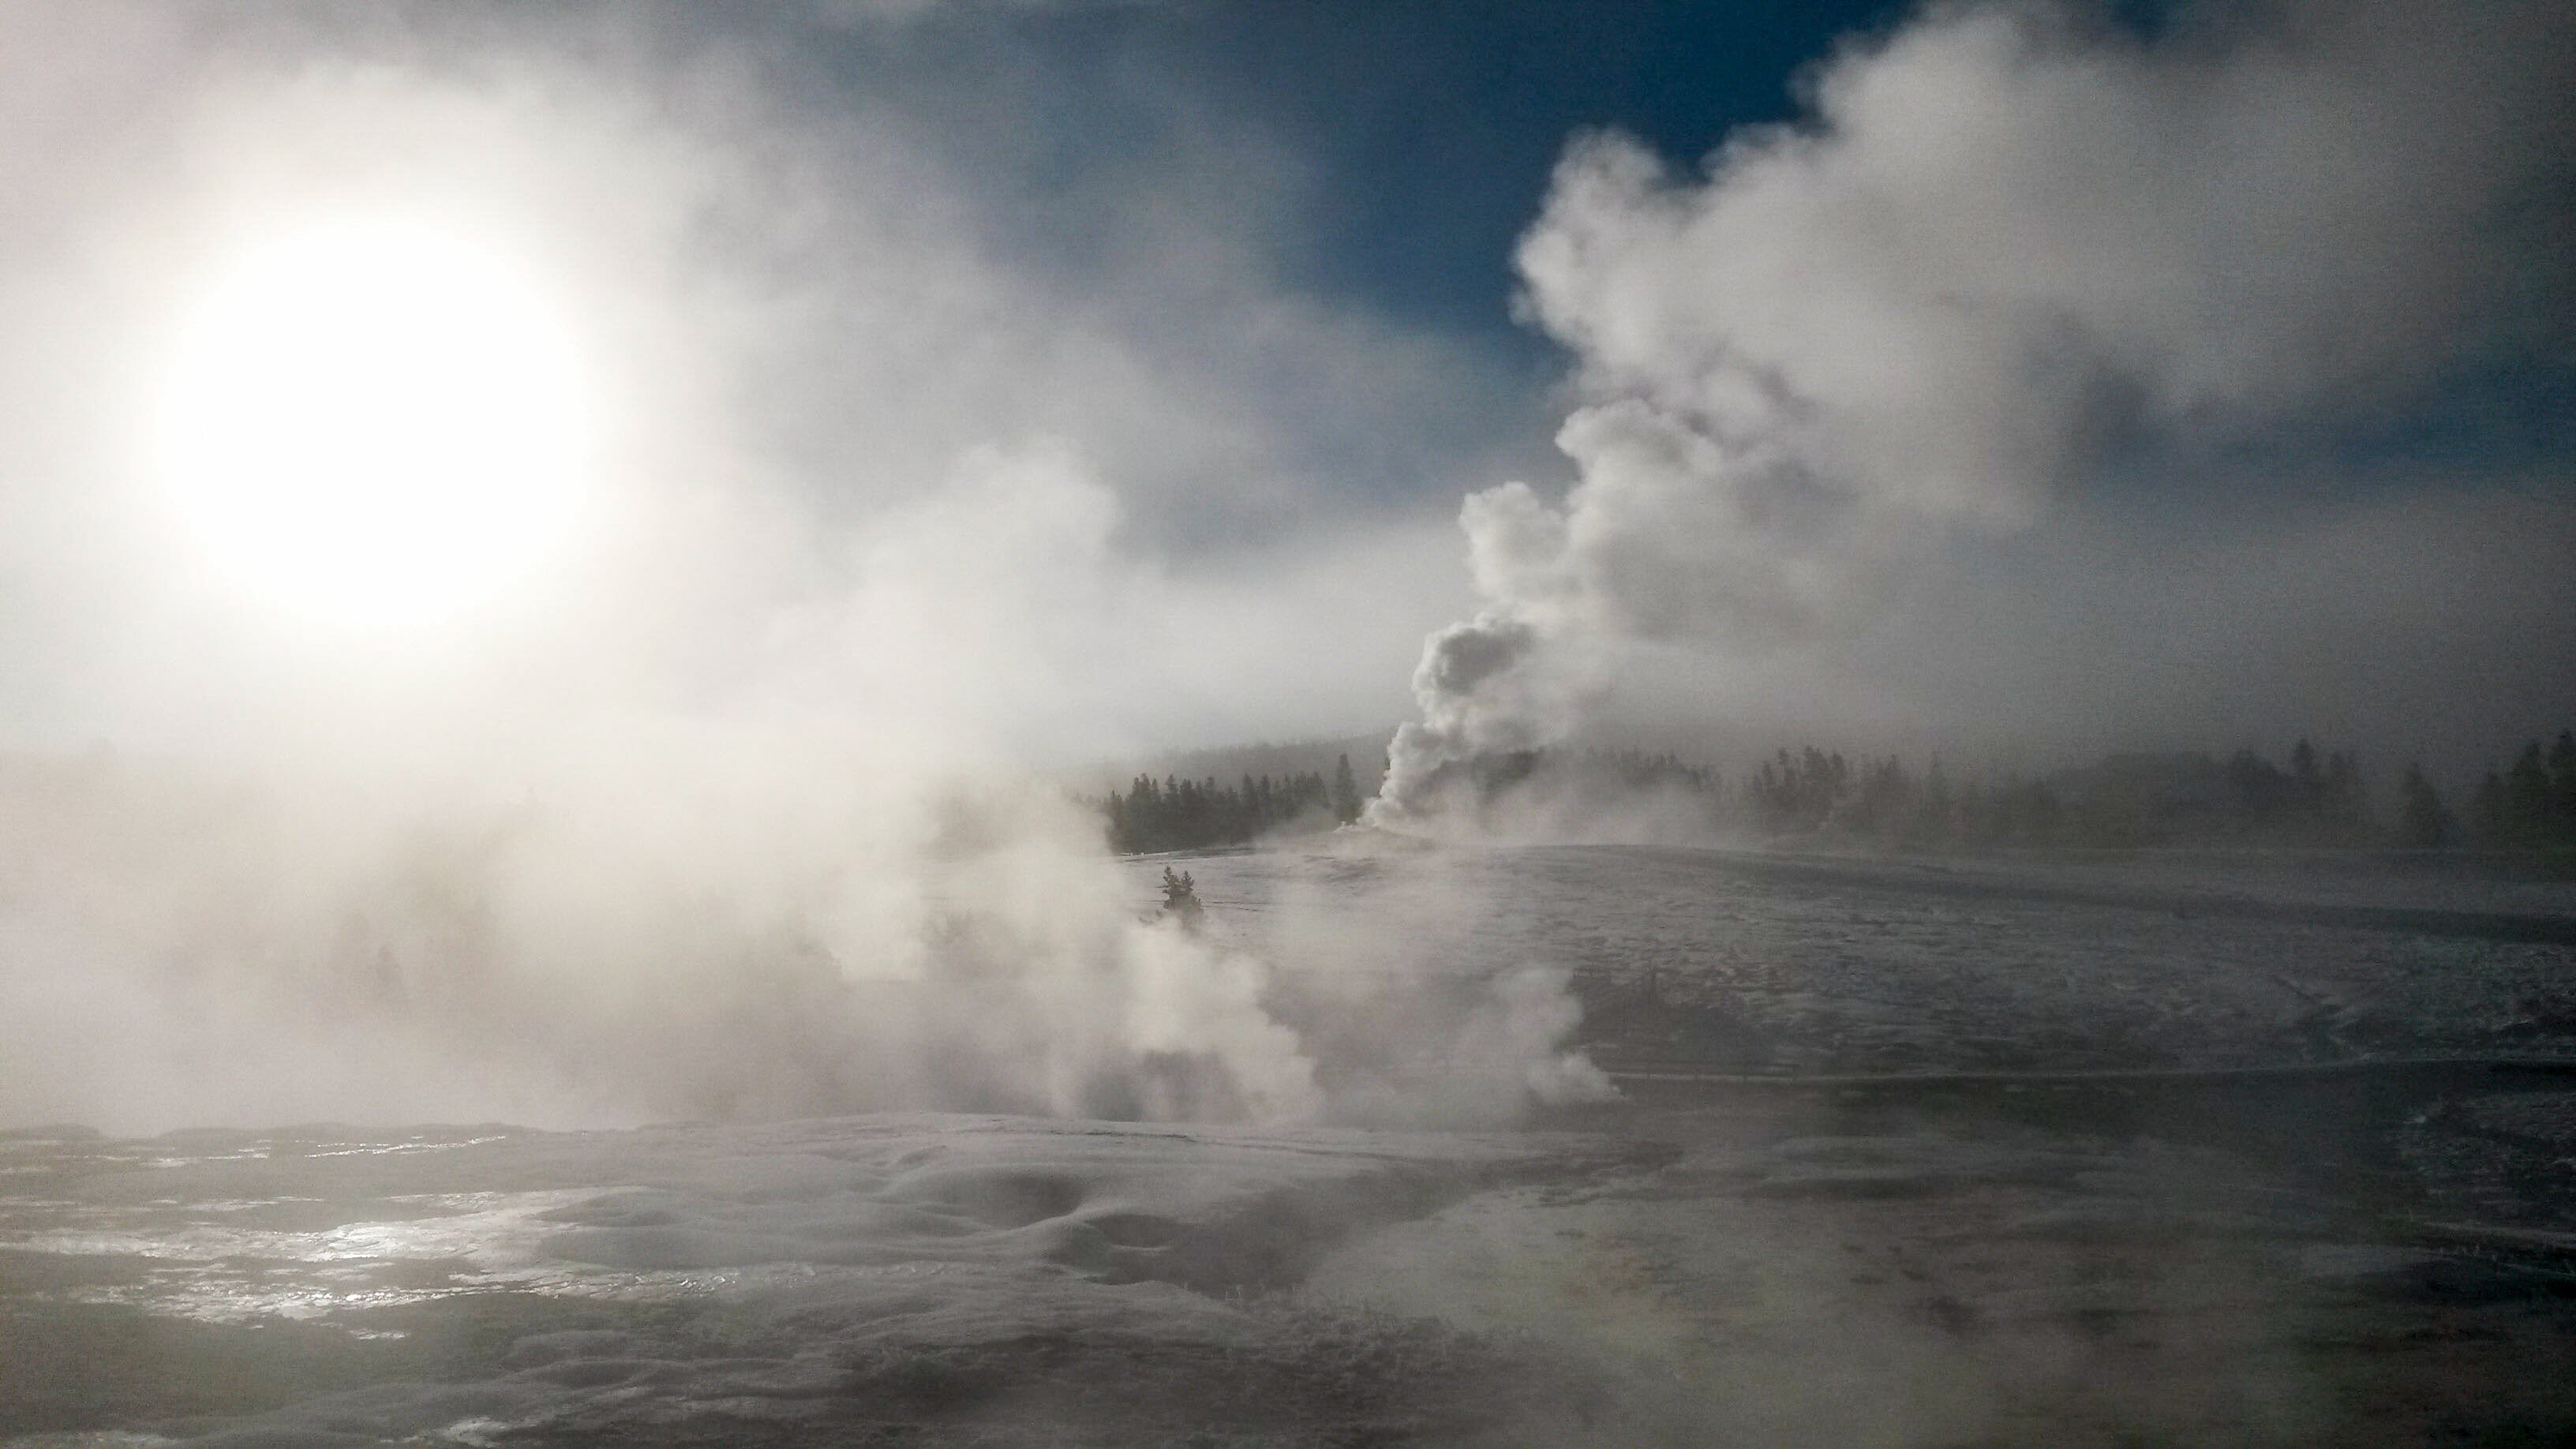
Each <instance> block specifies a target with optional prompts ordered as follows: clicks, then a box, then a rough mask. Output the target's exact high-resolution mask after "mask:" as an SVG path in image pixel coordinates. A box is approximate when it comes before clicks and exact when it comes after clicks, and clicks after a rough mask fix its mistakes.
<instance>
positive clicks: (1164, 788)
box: [1100, 755, 1364, 855]
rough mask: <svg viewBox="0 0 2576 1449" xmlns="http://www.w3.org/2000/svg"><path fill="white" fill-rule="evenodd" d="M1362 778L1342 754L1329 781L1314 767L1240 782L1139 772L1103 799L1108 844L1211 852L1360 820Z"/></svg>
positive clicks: (1135, 850)
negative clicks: (1160, 777)
mask: <svg viewBox="0 0 2576 1449" xmlns="http://www.w3.org/2000/svg"><path fill="white" fill-rule="evenodd" d="M1363 803H1364V802H1363V800H1362V799H1361V796H1360V789H1359V780H1358V778H1357V777H1356V776H1354V775H1353V774H1352V773H1351V757H1350V756H1348V755H1344V756H1342V757H1341V762H1340V764H1339V765H1337V766H1336V767H1335V768H1334V771H1333V777H1332V778H1331V779H1330V780H1327V779H1325V778H1324V777H1323V776H1322V775H1319V774H1315V773H1312V772H1307V773H1301V774H1290V775H1285V776H1282V777H1279V778H1276V779H1274V778H1272V777H1271V776H1269V775H1258V776H1255V775H1245V776H1244V777H1243V779H1242V782H1241V783H1240V784H1235V785H1229V784H1224V783H1222V782H1220V781H1218V780H1215V779H1213V778H1211V779H1205V780H1180V779H1173V778H1170V777H1166V778H1164V779H1163V780H1161V781H1159V782H1158V781H1156V780H1155V779H1154V777H1153V776H1151V775H1138V776H1137V777H1136V778H1135V779H1134V780H1133V781H1132V782H1130V783H1129V785H1128V786H1127V788H1126V789H1124V790H1112V791H1110V792H1109V794H1108V796H1107V798H1105V799H1104V800H1102V801H1101V802H1100V806H1101V809H1102V811H1103V813H1105V814H1106V815H1107V816H1108V817H1109V848H1110V849H1112V850H1115V851H1119V852H1121V853H1122V854H1130V855H1133V854H1141V853H1144V852H1149V851H1158V850H1205V849H1208V848H1209V847H1211V846H1218V845H1242V844H1246V843H1248V842H1250V841H1252V840H1255V839H1257V838H1259V837H1261V836H1264V835H1269V834H1272V833H1274V832H1279V831H1293V830H1328V829H1331V828H1332V827H1333V826H1335V825H1346V824H1349V823H1350V822H1351V821H1354V820H1357V819H1359V818H1360V806H1361V805H1362V804H1363Z"/></svg>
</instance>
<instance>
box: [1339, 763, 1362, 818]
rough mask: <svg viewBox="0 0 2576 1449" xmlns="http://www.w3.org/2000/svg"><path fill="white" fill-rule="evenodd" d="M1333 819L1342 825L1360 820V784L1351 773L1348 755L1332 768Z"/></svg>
mask: <svg viewBox="0 0 2576 1449" xmlns="http://www.w3.org/2000/svg"><path fill="white" fill-rule="evenodd" d="M1333 818H1334V819H1336V820H1339V821H1340V822H1342V823H1343V824H1344V825H1348V824H1350V823H1351V822H1352V821H1354V820H1357V819H1359V818H1360V782H1359V779H1358V778H1357V777H1356V776H1354V775H1353V774H1352V773H1351V757H1350V756H1348V755H1344V756H1342V757H1341V759H1340V760H1339V761H1338V762H1336V763H1335V764H1334V766H1333Z"/></svg>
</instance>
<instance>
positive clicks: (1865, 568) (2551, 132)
mask: <svg viewBox="0 0 2576 1449" xmlns="http://www.w3.org/2000/svg"><path fill="white" fill-rule="evenodd" d="M2571 29H2576V23H2571V21H2570V20H2569V18H2568V16H2567V13H2566V11H2565V9H2564V7H2551V6H2546V5H2497V6H2481V7H2443V8H2440V9H2438V10H2427V9H2424V8H2423V7H2417V6H2407V5H2395V4H2382V3H2374V0H2356V3H2331V0H2328V3H2307V4H2290V5H2284V6H2279V7H2271V8H2268V9H2266V10H2264V11H2263V12H2262V14H2261V15H2260V17H2259V18H2258V19H2250V20H2245V21H2243V22H2241V23H2233V24H2226V25H2221V24H2216V23H2200V22H2198V21H2186V22H2184V23H2182V24H2181V27H2180V28H2179V29H2178V30H2177V31H2176V32H2175V33H2172V34H2169V35H2165V36H2162V37H2159V38H2155V39H2152V40H2149V39H2141V38H2138V37H2137V36H2135V35H2132V34H2129V33H2126V32H2124V31H2122V30H2120V29H2119V28H2117V27H2116V26H2114V25H2113V24H2112V23H2111V22H2109V21H2108V20H2106V19H2101V18H2098V17H2097V16H2096V15H2095V14H2094V12H2092V11H2091V10H2090V9H2089V8H2086V7H2081V6H2004V5H1986V6H1970V7H1960V8H1945V9H1941V10H1937V11H1934V12H1932V13H1931V14H1929V15H1927V16H1925V17H1924V18H1922V19H1920V20H1917V21H1916V22H1914V23H1912V24H1910V25H1908V26H1906V27H1904V28H1903V29H1901V30H1899V31H1898V32H1896V33H1895V34H1894V35H1892V36H1891V37H1889V38H1887V39H1886V40H1885V41H1884V42H1883V43H1879V44H1874V45H1867V46H1859V47H1854V48H1852V49H1849V50H1847V51H1845V52H1844V53H1842V54H1841V55H1839V56H1838V57H1837V58H1835V59H1834V60H1833V61H1832V62H1831V63H1830V64H1829V65H1827V66H1826V67H1825V68H1824V69H1823V70H1822V71H1821V72H1820V73H1819V74H1818V75H1817V76H1816V77H1815V79H1814V82H1813V87H1812V94H1811V96H1810V100H1811V106H1812V114H1811V116H1810V117H1809V118H1808V119H1807V120H1806V121H1804V122H1802V123H1800V124H1798V125H1795V126H1787V127H1777V128H1769V129H1763V130H1757V131H1750V132H1745V133H1740V134H1738V135H1736V136H1735V137H1733V138H1731V139H1730V140H1729V141H1728V142H1727V144H1726V145H1725V146H1723V147H1722V148H1721V149H1720V150H1719V151H1717V152H1716V153H1715V154H1714V155H1713V156H1711V157H1710V158H1709V160H1708V163H1707V167H1706V170H1705V174H1704V175H1702V176H1699V177H1696V178H1691V177H1681V176H1676V175H1675V174H1673V172H1672V171H1671V170H1670V169H1669V168H1668V167H1667V166H1666V165H1665V164H1664V163H1663V162H1662V161H1660V160H1659V159H1657V158H1656V157H1655V156H1653V155H1652V154H1650V153H1649V152H1648V151H1647V150H1646V149H1645V148H1644V147H1642V146H1641V145H1640V144H1638V143H1637V142H1635V141H1632V140H1629V139H1626V138H1624V137H1621V136H1617V135H1595V136H1591V137H1587V138H1584V139H1581V140H1579V141H1578V142H1576V143H1575V144H1574V145H1573V146H1572V147H1571V148H1570V149H1569V150H1568V152H1567V153H1566V155H1565V157H1564V159H1563V161H1562V162H1561V164H1560V165H1559V167H1558V169H1557V173H1556V177H1555V181H1554V185H1553V188H1552V191H1551V194H1550V197H1549V200H1548V202H1547V205H1546V209H1545V212H1544V214H1543V215H1542V216H1541V218H1540V219H1539V221H1538V223H1537V224H1536V226H1535V227H1533V229H1532V230H1531V231H1530V232H1529V234H1528V235H1527V236H1526V237H1525V238H1524V240H1523V242H1522V245H1521V248H1520V253H1519V266H1520V271H1521V275H1522V278H1523V280H1524V282H1525V284H1526V291H1525V294H1524V298H1523V301H1524V305H1525V309H1526V315H1528V316H1529V317H1530V318H1532V319H1534V320H1535V321H1536V322H1537V323H1538V325H1540V326H1541V327H1543V328H1544V329H1545V330H1546V331H1547V333H1548V334H1549V335H1550V336H1552V337H1554V338H1556V339H1557V340H1559V341H1561V342H1563V343H1564V344H1565V345H1566V346H1568V347H1569V348H1570V349H1572V351H1573V353H1574V356H1575V359H1576V364H1577V366H1576V374H1575V385H1576V387H1577V388H1578V390H1579V392H1580V395H1581V398H1582V403H1581V405H1580V406H1579V407H1578V408H1576V410H1575V411H1574V412H1573V413H1572V415H1571V416H1570V417H1569V418H1568V420H1567V421H1566V423H1565V425H1564V428H1563V430H1562V431H1561V432H1560V433H1559V435H1558V438H1557V443H1558V446H1559V448H1560V449H1561V450H1562V451H1563V452H1564V453H1565V454H1566V456H1567V457H1568V458H1570V459H1571V460H1572V461H1573V464H1574V470H1575V482H1574V485H1573V487H1572V488H1571V489H1570V490H1569V491H1568V493H1567V494H1566V496H1565V499H1564V501H1563V502H1562V503H1561V504H1553V505H1552V504H1550V503H1548V502H1547V501H1546V500H1544V499H1542V498H1541V497H1540V496H1539V495H1538V494H1537V493H1536V492H1534V491H1533V490H1531V489H1530V488H1528V487H1526V486H1525V485H1522V484H1518V483H1513V484H1506V485H1504V486H1502V487H1500V488H1496V489H1492V490H1489V491H1487V492H1485V493H1482V494H1479V495H1476V496H1475V497H1473V498H1471V499H1470V500H1469V501H1468V503H1467V505H1466V507H1465V509H1464V510H1463V511H1462V514H1461V523H1462V525H1463V526H1464V528H1465V531H1466V533H1467V536H1468V543H1469V553H1470V558H1471V562H1472V565H1473V569H1474V575H1475V580H1476V583H1477V586H1478V588H1479V589H1480V591H1481V592H1482V594H1483V596H1484V598H1485V599H1486V600H1487V606H1486V608H1485V610H1484V611H1483V612H1482V613H1481V614H1479V615H1478V617H1477V618H1476V619H1475V620H1473V621H1471V622H1469V623H1466V624H1461V625H1457V626H1453V627H1451V628H1448V629H1445V630H1442V631H1440V632H1439V633H1436V634H1434V635H1432V636H1431V639H1430V641H1429V642H1428V644H1427V645H1426V648H1425V652H1424V657H1423V663H1422V666H1421V669H1420V670H1419V672H1418V673H1417V674H1416V676H1415V680H1414V685H1415V691H1416V694H1417V696H1418V697H1419V699H1420V702H1421V706H1422V711H1423V719H1422V722H1421V723H1420V724H1418V725H1409V726H1407V727H1406V728H1405V729H1404V730H1403V731H1402V732H1401V733H1399V734H1398V736H1397V737H1396V740H1395V743H1394V746H1393V749H1392V751H1391V756H1392V758H1391V764H1392V771H1391V774H1390V776H1389V779H1388V783H1387V786H1386V791H1385V795H1384V797H1383V802H1382V804H1381V805H1380V807H1379V808H1378V811H1377V815H1376V817H1375V818H1377V819H1378V820H1380V821H1381V822H1384V823H1390V824H1398V825H1404V824H1413V825H1419V824H1421V823H1422V822H1424V821H1425V820H1427V819H1429V818H1431V817H1433V816H1435V815H1436V814H1437V813H1438V800H1439V796H1440V793H1441V790H1442V788H1443V787H1442V783H1441V782H1442V781H1443V780H1444V779H1447V778H1449V777H1450V776H1451V775H1452V774H1453V773H1454V769H1453V767H1454V766H1456V765H1457V764H1458V763H1459V762H1461V761H1462V760H1466V759H1469V758H1472V757H1473V756H1474V755H1476V754H1477V753H1479V752H1482V751H1484V750H1488V749H1521V748H1527V747H1529V746H1530V745H1532V744H1534V743H1538V742H1540V741H1543V740H1545V739H1547V738H1551V737H1554V736H1555V735H1557V734H1559V733H1561V732H1562V731H1563V730H1564V729H1566V728H1567V727H1568V725H1569V723H1570V721H1572V720H1573V719H1575V718H1576V717H1578V716H1579V714H1580V712H1581V698H1580V696H1581V693H1582V690H1583V688H1584V687H1585V686H1586V682H1587V681H1590V680H1593V679H1595V678H1596V677H1597V676H1598V674H1599V673H1600V670H1601V668H1602V664H1601V660H1602V658H1603V656H1604V653H1605V651H1606V650H1607V649H1609V648H1610V647H1611V646H1614V645H1615V644H1617V643H1618V642H1619V641H1647V642H1672V641H1682V642H1699V643H1706V644H1710V645H1715V646H1721V647H1729V648H1736V649H1755V650H1764V649H1777V648H1780V647H1782V646H1784V645H1788V644H1793V643H1796V642H1798V641H1802V640H1809V639H1814V638H1817V637H1819V636H1821V635H1825V634H1830V633H1834V632H1838V631H1844V630H1848V629H1849V628H1850V627H1851V626H1853V625H1854V624H1855V623H1857V622H1861V621H1866V620H1868V619H1870V618H1872V617H1873V616H1874V615H1875V614H1876V613H1877V612H1878V611H1879V610H1880V609H1881V608H1883V607H1884V603H1885V600H1886V599H1887V597H1888V596H1889V594H1890V592H1891V591H1892V590H1894V589H1896V588H1898V587H1900V586H1901V583H1902V580H1903V578H1904V575H1905V572H1906V570H1907V569H1908V568H1909V567H1910V566H1913V565H1915V564H1917V563H1919V562H1920V561H1921V560H1923V559H1924V558H1926V557H1927V556H1929V555H1930V554H1931V553H1933V552H1934V551H1935V550H1937V548H1938V547H1939V546H1940V545H1941V543H1942V542H1943V541H1944V540H1945V539H1946V538H1949V537H1951V536H1953V535H1955V534H1958V533H1960V532H1962V531H1994V530H2002V529H2011V528H2015V527H2019V526H2022V525H2025V524H2027V523H2028V522H2030V521H2031V520H2033V519H2034V518H2036V517H2037V516H2038V515H2039V514H2040V513H2041V512H2042V510H2043V509H2044V507H2045V506H2046V504H2047V503H2048V501H2049V499H2050V497H2051V495H2052V494H2053V493H2054V492H2056V491H2057V490H2059V489H2060V488H2061V487H2062V486H2063V485H2064V484H2065V483H2067V482H2068V481H2069V480H2071V479H2074V478H2077V477H2080V476H2082V475H2084V474H2085V473H2086V472H2087V471H2088V470H2090V469H2092V468H2094V467H2096V466H2097V465H2099V464H2100V463H2102V462H2103V461H2104V460H2105V459H2106V458H2107V457H2109V456H2111V455H2113V454H2115V453H2118V452H2120V451H2122V450H2127V451H2129V452H2131V453H2137V452H2146V451H2157V450H2161V451H2162V452H2163V453H2165V454H2167V455H2170V456H2177V457H2180V458H2181V459H2183V460H2184V461H2185V462H2188V460H2189V458H2190V457H2191V456H2193V455H2194V454H2195V453H2196V452H2198V453H2202V454H2205V453H2206V450H2208V449H2210V448H2213V447H2216V446H2222V445H2224V444H2226V443H2229V442H2231V441H2237V440H2243V439H2247V438H2252V437H2255V436H2258V435H2260V434H2261V433H2262V432H2263V430H2265V429H2267V428H2278V427H2281V426H2285V425H2292V424H2314V425H2318V426H2321V427H2326V428H2329V429H2330V428H2331V427H2333V426H2334V425H2336V424H2337V423H2340V422H2348V421H2349V420H2350V419H2351V417H2352V416H2353V415H2354V414H2355V413H2356V412H2357V411H2358V410H2360V409H2363V408H2367V407H2371V406H2373V405H2387V404H2391V403H2397V402H2402V401H2404V400H2406V399H2407V398H2409V397H2410V396H2413V395H2415V394H2417V393H2418V392H2420V390H2421V389H2422V388H2423V387H2424V386H2425V385H2427V384H2428V383H2429V382H2431V381H2432V380H2434V378H2435V377H2436V374H2438V373H2439V372H2440V370H2441V369H2442V368H2444V367H2445V366H2447V365H2450V364H2452V363H2454V362H2456V361H2458V360H2459V359H2460V358H2461V357H2462V356H2463V355H2465V354H2466V353H2468V352H2469V351H2470V350H2471V349H2472V348H2473V347H2474V346H2476V345H2477V344H2479V343H2481V342H2490V341H2493V340H2494V339H2496V338H2497V337H2499V335H2507V336H2508V340H2507V341H2506V342H2505V344H2504V345H2506V346H2508V347H2510V346H2513V345H2516V344H2517V343H2519V344H2522V345H2528V344H2529V343H2530V342H2531V340H2532V339H2531V338H2530V337H2529V336H2528V335H2525V336H2522V337H2520V338H2518V339H2515V338H2510V336H2509V334H2510V333H2512V332H2513V331H2514V330H2515V329H2516V328H2517V327H2518V328H2520V329H2521V330H2522V331H2523V332H2524V333H2525V334H2528V332H2529V329H2530V324H2529V323H2528V322H2527V321H2525V320H2523V319H2522V317H2518V316H2517V315H2516V309H2517V307H2521V306H2527V305H2528V304H2529V303H2530V301H2531V300H2532V297H2533V292H2534V289H2535V288H2537V289H2539V290H2541V291H2542V292H2546V291H2547V290H2548V289H2549V288H2551V287H2558V286H2563V284H2564V280H2565V279H2564V277H2563V276H2561V275H2559V273H2560V272H2561V271H2563V264H2561V263H2553V262H2552V261H2550V260H2549V259H2550V258H2552V257H2563V256H2564V255H2565V251H2564V243H2565V237H2564V235H2563V233H2564V230H2565V225H2566V217H2565V214H2564V208H2563V205H2562V204H2559V203H2555V202H2551V201H2549V200H2547V199H2546V198H2548V197H2550V196H2552V195H2563V194H2564V193H2565V189H2566V187H2567V186H2568V184H2569V181H2570V177H2569V176H2568V174H2567V162H2566V156H2567V155H2568V151H2567V145H2568V139H2569V137H2570V135H2571V133H2572V132H2576V126H2571V121H2570V114H2571V105H2570V101H2569V95H2570V92H2569V89H2568V87H2567V86H2566V84H2565V76H2566V72H2565V69H2564V62H2565V57H2566V55H2567V53H2568V46H2569V44H2570V32H2571ZM2469 95H2474V96H2476V97H2477V101H2478V103H2477V104H2475V105H2467V104H2462V103H2461V98H2462V97H2465V96H2469ZM2553 188H2554V189H2553ZM2525 315H2526V316H2527V315H2528V314H2525ZM2547 325H2548V324H2544V330H2545V329H2546V327H2547Z"/></svg>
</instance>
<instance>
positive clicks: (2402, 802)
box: [2397, 764, 2458, 850]
mask: <svg viewBox="0 0 2576 1449" xmlns="http://www.w3.org/2000/svg"><path fill="white" fill-rule="evenodd" d="M2397 800H2398V806H2397V809H2398V816H2397V843H2398V844H2399V845H2402V846H2404V847H2406V848H2407V849H2409V850H2439V849H2441V848H2442V847H2443V846H2445V845H2448V844H2450V843H2451V839H2452V837H2453V836H2455V835H2456V834H2458V824H2457V822H2455V821H2453V820H2452V819H2451V812H2450V811H2449V810H2446V809H2444V808H2443V806H2442V797H2441V796H2440V795H2438V794H2436V793H2434V790H2433V784H2432V782H2431V781H2429V780H2427V779H2425V778H2424V768H2423V767H2422V766H2421V765H2411V764H2410V765H2408V766H2407V767H2406V778H2405V779H2404V780H2403V781H2401V782H2399V784H2398V786H2397Z"/></svg>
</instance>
